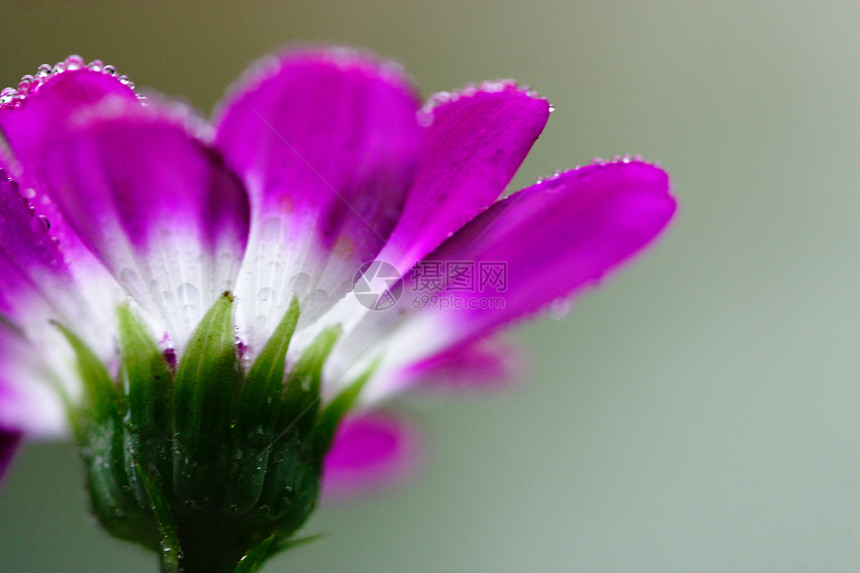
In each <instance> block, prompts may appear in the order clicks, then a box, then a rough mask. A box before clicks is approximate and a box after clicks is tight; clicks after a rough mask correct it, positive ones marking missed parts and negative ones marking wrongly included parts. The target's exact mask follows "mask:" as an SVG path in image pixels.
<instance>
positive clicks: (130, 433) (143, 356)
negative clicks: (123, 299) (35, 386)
mask: <svg viewBox="0 0 860 573" xmlns="http://www.w3.org/2000/svg"><path fill="white" fill-rule="evenodd" d="M117 315H118V317H119V335H120V349H121V351H122V367H121V370H120V379H121V381H122V383H123V386H124V387H125V389H126V395H127V401H128V415H127V416H126V429H125V439H126V449H127V459H126V463H127V464H128V467H127V468H126V471H127V473H128V475H129V478H130V479H131V481H132V482H133V485H134V486H135V493H136V495H137V499H138V501H139V502H140V503H145V502H146V500H147V499H148V498H149V497H150V496H149V495H148V494H147V491H146V489H145V488H144V484H142V483H140V481H139V479H138V472H137V471H136V470H135V468H134V467H133V464H140V465H141V466H142V467H143V468H144V469H145V470H146V471H147V472H154V473H155V475H157V476H159V479H160V480H162V481H164V480H167V481H170V476H171V474H172V471H173V467H172V466H173V460H172V452H171V436H172V429H171V427H172V425H173V419H172V416H171V411H172V404H171V402H172V399H173V375H172V373H171V371H170V368H169V366H168V364H167V361H166V360H165V358H164V354H163V353H162V351H161V349H160V348H159V346H158V344H157V343H156V342H155V339H154V337H153V336H152V334H151V332H150V331H149V329H148V328H147V327H146V326H145V325H143V323H141V322H140V320H138V318H137V317H136V316H135V315H134V313H132V311H131V309H129V308H128V306H126V305H123V306H120V307H119V308H118V309H117Z"/></svg>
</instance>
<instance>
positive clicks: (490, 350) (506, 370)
mask: <svg viewBox="0 0 860 573" xmlns="http://www.w3.org/2000/svg"><path fill="white" fill-rule="evenodd" d="M523 362H524V359H523V357H522V356H521V355H520V353H519V350H518V349H517V348H516V347H515V346H514V345H513V344H509V343H506V342H503V341H500V340H497V339H491V340H485V339H481V340H477V341H474V342H472V343H470V344H464V345H458V346H454V347H452V348H449V349H447V350H444V351H442V352H440V353H438V354H435V355H433V356H431V357H430V358H426V359H424V360H421V361H420V362H416V363H414V364H410V365H409V366H407V367H406V368H405V369H404V370H403V371H402V372H401V373H400V375H399V378H400V380H398V381H397V382H396V384H397V385H399V386H402V387H404V388H405V387H409V388H414V389H426V390H431V391H435V390H442V391H451V392H463V391H466V392H473V391H485V390H497V389H499V388H503V387H506V386H510V385H511V384H515V383H518V382H522V381H523V373H524V367H523Z"/></svg>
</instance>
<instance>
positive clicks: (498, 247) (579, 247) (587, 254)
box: [407, 161, 675, 339]
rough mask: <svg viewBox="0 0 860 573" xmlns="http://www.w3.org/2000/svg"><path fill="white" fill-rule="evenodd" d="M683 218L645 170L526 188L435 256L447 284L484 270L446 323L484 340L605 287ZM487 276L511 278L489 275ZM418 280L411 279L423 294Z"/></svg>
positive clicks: (625, 168) (636, 164) (619, 165)
mask: <svg viewBox="0 0 860 573" xmlns="http://www.w3.org/2000/svg"><path fill="white" fill-rule="evenodd" d="M674 212H675V200H674V199H673V198H672V196H671V195H670V194H669V180H668V176H667V175H666V173H665V172H664V171H662V170H661V169H659V168H657V167H654V166H652V165H649V164H647V163H643V162H640V161H633V162H629V161H619V162H613V163H606V164H601V165H591V166H588V167H583V168H579V169H575V170H572V171H568V172H566V173H562V174H560V175H558V176H556V177H553V178H552V179H548V180H545V181H543V182H541V183H538V184H536V185H534V186H532V187H529V188H527V189H524V190H523V191H520V192H519V193H516V194H514V195H512V196H510V197H508V198H506V199H505V200H503V201H500V202H499V203H496V204H495V205H493V206H492V207H491V208H490V209H488V210H487V211H485V212H484V213H482V214H481V215H480V216H478V217H477V218H476V219H475V220H474V221H472V222H471V223H469V224H468V225H466V226H465V227H463V229H461V230H460V231H458V232H457V233H456V234H455V235H454V236H453V237H451V239H450V240H448V241H447V242H445V243H444V244H443V245H442V246H441V247H440V248H439V249H437V250H436V251H435V252H434V253H432V254H430V255H428V256H427V259H426V260H427V261H432V262H434V263H441V264H443V265H444V266H445V267H444V268H445V269H446V276H447V277H450V276H451V270H450V269H452V268H455V267H459V266H461V265H465V268H466V271H464V272H465V273H466V276H468V273H469V272H471V269H472V266H474V273H475V274H474V275H473V277H474V284H468V281H466V283H462V281H460V282H458V283H457V290H455V289H454V287H453V283H452V284H449V285H448V288H447V289H446V290H444V291H443V292H441V293H440V295H441V296H442V297H444V298H445V299H447V301H448V303H447V306H448V308H447V309H442V310H441V311H440V312H439V313H438V314H439V315H440V317H441V319H442V320H443V321H450V326H451V329H453V331H454V333H453V336H454V337H455V338H460V339H465V338H475V337H479V336H484V335H485V334H486V333H487V332H489V331H491V330H493V329H495V328H496V327H498V326H501V325H503V324H506V323H508V322H511V321H513V320H515V319H517V318H520V317H523V316H527V315H529V314H531V313H533V312H535V311H537V310H540V309H542V308H544V307H545V306H547V305H549V304H550V303H552V302H553V301H556V300H558V299H562V298H565V297H569V296H571V295H572V294H573V293H575V292H577V291H579V290H581V289H582V288H584V287H587V286H590V285H593V284H596V283H597V282H599V281H600V280H602V279H603V278H604V276H605V275H606V274H607V273H609V272H610V271H611V270H613V269H614V268H616V267H617V266H618V265H619V264H621V263H623V262H624V261H626V260H627V259H628V258H630V257H631V256H633V255H634V254H636V253H637V252H639V251H640V250H641V249H642V248H644V247H645V246H647V245H648V244H649V243H651V241H653V240H654V238H655V237H656V236H657V235H658V234H659V233H660V231H662V230H663V228H664V227H665V226H666V224H667V223H668V222H669V220H670V219H671V218H672V215H673V213H674ZM487 269H495V270H496V271H501V274H497V275H486V276H482V274H481V273H482V270H483V271H486V270H487ZM418 280H419V277H417V276H416V275H415V274H413V275H412V276H410V277H409V278H408V279H407V284H408V285H410V289H409V290H410V291H413V294H420V293H415V291H416V289H415V287H416V286H419V285H418V283H417V282H416V281H418ZM449 280H450V279H449ZM417 290H420V289H417Z"/></svg>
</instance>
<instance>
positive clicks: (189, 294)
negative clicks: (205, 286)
mask: <svg viewBox="0 0 860 573" xmlns="http://www.w3.org/2000/svg"><path fill="white" fill-rule="evenodd" d="M176 297H177V299H178V300H179V303H180V304H186V305H195V304H197V302H198V301H199V300H200V291H199V290H197V287H196V286H194V285H193V284H191V283H182V284H181V285H179V286H178V287H176Z"/></svg>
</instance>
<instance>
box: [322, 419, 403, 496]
mask: <svg viewBox="0 0 860 573" xmlns="http://www.w3.org/2000/svg"><path fill="white" fill-rule="evenodd" d="M418 449H419V448H418V441H417V436H416V434H415V432H414V431H413V430H412V429H411V428H409V427H407V426H405V425H404V424H403V422H401V421H400V420H398V419H396V418H393V417H391V416H390V415H384V414H380V413H372V414H366V415H363V416H356V417H351V418H347V419H346V420H344V421H343V422H342V424H341V427H340V428H339V429H338V433H337V437H336V438H335V442H334V445H333V446H332V448H331V450H329V452H328V455H327V456H326V459H325V468H324V473H323V495H324V497H325V498H327V499H333V498H341V497H346V496H349V495H355V494H361V493H369V492H371V491H373V490H376V489H378V488H381V487H385V486H386V485H391V484H394V483H397V482H399V481H402V480H404V479H406V478H408V477H409V476H411V475H412V474H413V473H414V472H415V470H416V468H417V462H418Z"/></svg>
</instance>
